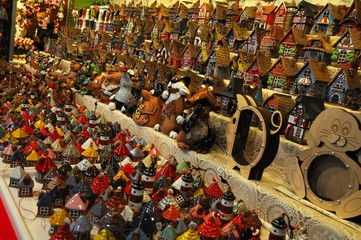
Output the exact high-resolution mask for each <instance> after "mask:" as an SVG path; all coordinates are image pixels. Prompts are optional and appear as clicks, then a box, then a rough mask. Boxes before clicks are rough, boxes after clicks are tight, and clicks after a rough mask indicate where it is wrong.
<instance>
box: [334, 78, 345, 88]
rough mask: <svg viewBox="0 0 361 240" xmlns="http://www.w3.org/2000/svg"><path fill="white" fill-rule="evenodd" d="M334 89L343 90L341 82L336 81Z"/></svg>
mask: <svg viewBox="0 0 361 240" xmlns="http://www.w3.org/2000/svg"><path fill="white" fill-rule="evenodd" d="M335 87H337V88H339V89H343V88H344V82H343V81H342V80H338V81H337V82H336V85H335Z"/></svg>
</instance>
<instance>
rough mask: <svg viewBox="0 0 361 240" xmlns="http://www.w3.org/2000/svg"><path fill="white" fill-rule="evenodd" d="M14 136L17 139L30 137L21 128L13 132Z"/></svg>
mask: <svg viewBox="0 0 361 240" xmlns="http://www.w3.org/2000/svg"><path fill="white" fill-rule="evenodd" d="M12 135H13V136H14V137H15V138H26V137H28V136H29V135H28V134H27V133H26V132H25V131H24V130H23V129H21V128H17V129H15V130H14V131H13V132H12Z"/></svg>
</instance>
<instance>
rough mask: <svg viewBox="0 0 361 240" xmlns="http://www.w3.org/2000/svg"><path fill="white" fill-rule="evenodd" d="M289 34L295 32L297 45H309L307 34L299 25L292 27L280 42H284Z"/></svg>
mask: <svg viewBox="0 0 361 240" xmlns="http://www.w3.org/2000/svg"><path fill="white" fill-rule="evenodd" d="M289 34H293V37H294V39H295V42H296V44H297V45H303V46H305V45H307V35H306V32H305V31H304V30H301V29H298V28H297V27H291V28H290V30H288V32H287V33H286V34H285V35H284V36H283V38H282V39H281V40H280V42H283V41H284V40H285V39H286V38H287V36H288V35H289Z"/></svg>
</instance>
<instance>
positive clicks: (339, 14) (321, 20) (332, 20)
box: [310, 3, 347, 35]
mask: <svg viewBox="0 0 361 240" xmlns="http://www.w3.org/2000/svg"><path fill="white" fill-rule="evenodd" d="M346 11H347V7H346V6H345V5H333V4H332V3H327V4H326V5H325V6H324V7H323V8H322V9H321V10H320V11H319V12H318V14H317V15H316V16H315V18H314V19H315V22H314V25H313V27H312V29H311V31H310V33H320V34H322V33H323V34H327V35H335V34H338V33H339V32H340V25H339V23H340V21H341V20H342V18H343V16H344V15H345V13H346Z"/></svg>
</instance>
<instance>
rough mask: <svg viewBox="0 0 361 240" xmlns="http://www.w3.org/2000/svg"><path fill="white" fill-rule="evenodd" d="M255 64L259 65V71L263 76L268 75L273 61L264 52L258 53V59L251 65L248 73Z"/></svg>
mask: <svg viewBox="0 0 361 240" xmlns="http://www.w3.org/2000/svg"><path fill="white" fill-rule="evenodd" d="M254 63H257V65H258V69H259V71H260V73H261V75H263V74H266V73H267V72H268V71H269V69H270V68H271V65H272V59H271V58H269V57H267V56H266V54H265V53H264V52H260V51H258V52H257V57H256V58H255V59H254V61H253V63H252V64H250V65H249V67H248V69H247V71H249V70H250V69H251V67H252V66H253V64H254Z"/></svg>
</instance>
